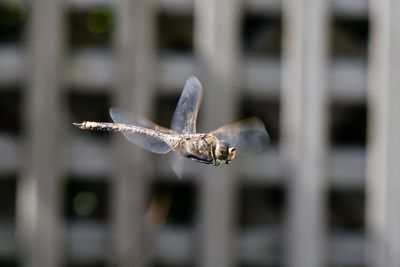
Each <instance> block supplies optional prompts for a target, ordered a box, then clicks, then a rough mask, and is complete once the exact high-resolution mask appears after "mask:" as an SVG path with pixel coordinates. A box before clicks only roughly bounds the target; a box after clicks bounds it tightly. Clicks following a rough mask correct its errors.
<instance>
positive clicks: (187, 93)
mask: <svg viewBox="0 0 400 267" xmlns="http://www.w3.org/2000/svg"><path fill="white" fill-rule="evenodd" d="M202 95H203V87H202V85H201V83H200V82H199V80H198V79H197V78H196V77H190V78H189V79H188V80H187V81H186V84H185V87H184V88H183V92H182V95H181V97H180V99H179V102H178V105H177V106H176V110H175V113H174V116H173V117H172V123H171V129H172V130H173V131H175V132H178V133H184V134H192V133H196V120H197V113H198V111H199V108H200V102H201V98H202Z"/></svg>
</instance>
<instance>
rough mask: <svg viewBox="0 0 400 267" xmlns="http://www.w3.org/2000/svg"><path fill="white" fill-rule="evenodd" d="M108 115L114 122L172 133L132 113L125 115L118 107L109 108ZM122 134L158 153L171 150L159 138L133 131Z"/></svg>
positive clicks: (144, 147)
mask: <svg viewBox="0 0 400 267" xmlns="http://www.w3.org/2000/svg"><path fill="white" fill-rule="evenodd" d="M110 116H111V118H112V120H113V121H114V122H115V123H122V124H128V125H135V126H139V127H142V128H146V129H151V130H156V131H160V132H163V133H168V134H172V133H174V132H173V131H171V130H170V129H167V128H164V127H161V126H159V125H157V124H155V123H153V122H151V121H150V120H148V119H146V118H143V117H140V116H134V115H127V114H125V113H124V112H123V111H121V110H120V109H118V108H111V109H110ZM122 134H123V135H124V136H125V137H126V139H128V140H129V142H131V143H134V144H135V145H137V146H139V147H141V148H143V149H146V150H149V151H151V152H154V153H158V154H165V153H167V152H169V151H170V150H171V148H170V146H169V145H168V144H167V143H165V142H164V141H163V140H161V139H160V138H157V137H154V136H149V135H143V134H137V133H133V132H122Z"/></svg>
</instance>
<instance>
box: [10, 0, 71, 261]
mask: <svg viewBox="0 0 400 267" xmlns="http://www.w3.org/2000/svg"><path fill="white" fill-rule="evenodd" d="M30 6H31V12H30V16H29V17H30V22H29V28H28V32H27V33H28V39H27V40H28V51H29V52H28V55H29V73H28V78H27V86H26V97H25V110H24V111H25V113H24V122H25V123H24V125H25V133H26V135H25V138H26V139H25V140H24V141H25V144H26V146H25V149H26V150H25V159H24V160H25V161H24V166H23V172H22V176H21V179H20V181H19V183H18V190H17V192H18V193H17V194H18V195H17V232H18V238H19V244H20V245H21V249H22V256H23V257H22V259H23V260H22V261H23V262H22V263H23V265H24V266H35V267H39V266H40V267H51V266H60V265H61V260H62V255H61V251H62V249H61V244H62V242H61V233H62V227H61V225H62V224H61V223H62V220H61V210H62V209H61V208H62V207H61V197H62V196H61V190H60V189H61V188H60V187H61V179H60V178H61V175H62V174H61V171H60V165H61V162H62V158H61V157H60V155H62V153H61V149H62V147H61V143H62V142H60V140H58V139H59V137H60V136H57V133H61V132H62V128H63V126H62V122H63V120H62V116H61V114H62V112H61V108H60V107H61V105H60V104H61V103H60V90H61V84H60V81H61V77H62V52H63V47H62V46H63V35H64V26H63V19H64V16H63V1H53V0H38V1H33V2H31V5H30Z"/></svg>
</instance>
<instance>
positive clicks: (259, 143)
mask: <svg viewBox="0 0 400 267" xmlns="http://www.w3.org/2000/svg"><path fill="white" fill-rule="evenodd" d="M211 134H213V135H214V136H216V137H217V138H218V139H219V140H223V141H226V142H228V143H229V144H230V145H231V146H233V147H235V148H237V149H238V150H241V149H244V150H249V151H252V152H262V151H264V150H265V149H266V148H267V146H268V144H269V135H268V133H267V130H266V129H265V126H264V123H263V122H262V121H261V120H260V119H258V118H256V117H251V118H248V119H245V120H241V121H238V122H235V123H232V124H229V125H226V126H223V127H221V128H218V129H216V130H215V131H213V132H211Z"/></svg>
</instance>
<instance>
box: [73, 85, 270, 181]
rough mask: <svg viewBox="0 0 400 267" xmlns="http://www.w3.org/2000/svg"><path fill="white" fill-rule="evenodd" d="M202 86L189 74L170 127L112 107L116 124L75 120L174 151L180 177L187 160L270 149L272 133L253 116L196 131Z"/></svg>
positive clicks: (213, 160)
mask: <svg viewBox="0 0 400 267" xmlns="http://www.w3.org/2000/svg"><path fill="white" fill-rule="evenodd" d="M202 96H203V86H202V84H201V83H200V81H199V80H198V79H197V78H196V77H190V78H189V79H188V80H187V81H186V83H185V86H184V88H183V92H182V94H181V96H180V99H179V101H178V104H177V107H176V109H175V113H174V115H173V117H172V122H171V128H165V127H162V126H159V125H157V124H155V123H154V122H152V121H150V120H148V119H146V118H144V117H142V116H139V115H133V114H128V113H125V112H124V111H122V110H120V109H118V108H111V109H110V116H111V118H112V120H113V123H109V122H93V121H84V122H82V123H73V124H74V125H75V126H77V127H78V128H80V129H83V130H97V131H111V132H122V134H123V135H124V136H125V137H126V139H127V140H128V141H129V142H131V143H133V144H135V145H137V146H139V147H141V148H143V149H145V150H148V151H151V152H153V153H157V154H166V153H168V152H170V151H173V152H175V156H174V159H173V162H171V163H172V164H171V165H172V168H173V169H174V171H175V172H176V174H177V175H178V176H179V177H181V176H182V173H183V167H184V166H183V165H184V161H183V160H182V159H185V158H187V159H190V160H193V161H196V162H200V163H204V164H209V165H214V166H219V165H226V164H229V163H230V162H231V161H232V160H233V159H235V157H236V154H237V152H238V151H241V150H242V149H243V151H245V150H248V151H255V152H262V151H264V150H265V149H266V148H267V145H268V143H269V135H268V132H267V130H266V128H265V126H264V124H263V122H262V121H261V120H260V119H259V118H257V117H251V118H248V119H244V120H241V121H238V122H235V123H232V124H228V125H225V126H222V127H220V128H218V129H216V130H214V131H211V132H205V133H197V131H196V122H197V115H198V112H199V108H200V104H201V100H202Z"/></svg>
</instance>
